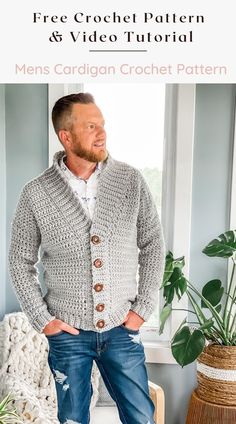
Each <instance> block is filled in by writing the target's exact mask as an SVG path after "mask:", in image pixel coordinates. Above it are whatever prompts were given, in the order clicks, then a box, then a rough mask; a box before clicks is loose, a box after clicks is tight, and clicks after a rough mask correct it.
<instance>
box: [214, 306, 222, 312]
mask: <svg viewBox="0 0 236 424" xmlns="http://www.w3.org/2000/svg"><path fill="white" fill-rule="evenodd" d="M221 306H222V305H221V304H219V305H217V306H216V307H215V310H216V312H218V314H219V312H220V311H221Z"/></svg>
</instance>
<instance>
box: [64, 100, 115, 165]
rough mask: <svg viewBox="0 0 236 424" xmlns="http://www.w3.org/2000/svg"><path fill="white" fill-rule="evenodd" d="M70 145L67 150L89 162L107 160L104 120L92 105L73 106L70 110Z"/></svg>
mask: <svg viewBox="0 0 236 424" xmlns="http://www.w3.org/2000/svg"><path fill="white" fill-rule="evenodd" d="M71 119H72V127H71V130H70V135H71V143H70V147H69V150H70V151H71V152H72V153H74V154H75V155H77V156H79V157H81V158H84V159H86V160H88V161H90V162H100V161H103V160H105V159H106V158H107V150H106V132H105V129H104V124H105V122H104V118H103V115H102V113H101V111H100V109H99V108H98V107H97V106H96V105H95V104H93V103H89V104H86V105H84V104H74V105H73V108H72V114H71Z"/></svg>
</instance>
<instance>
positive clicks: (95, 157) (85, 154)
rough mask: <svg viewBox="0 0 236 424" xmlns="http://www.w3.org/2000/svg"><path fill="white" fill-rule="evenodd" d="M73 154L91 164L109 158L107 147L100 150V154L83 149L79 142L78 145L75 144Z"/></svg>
mask: <svg viewBox="0 0 236 424" xmlns="http://www.w3.org/2000/svg"><path fill="white" fill-rule="evenodd" d="M72 152H73V153H74V154H75V155H76V156H79V157H80V158H83V159H86V160H87V161H89V162H102V161H104V160H105V159H106V158H107V155H108V153H107V149H106V147H104V148H103V149H99V151H98V152H92V151H91V150H88V149H85V148H83V147H82V146H81V144H80V143H79V142H78V140H77V142H76V143H73V150H72Z"/></svg>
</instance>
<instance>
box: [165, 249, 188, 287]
mask: <svg viewBox="0 0 236 424" xmlns="http://www.w3.org/2000/svg"><path fill="white" fill-rule="evenodd" d="M184 265H185V262H184V256H182V257H181V258H177V259H174V257H173V253H172V252H171V251H168V253H167V255H166V262H165V271H164V276H163V282H162V285H161V288H163V287H164V286H165V285H166V284H167V283H168V281H169V279H170V278H171V275H172V273H173V271H174V269H175V268H179V269H182V268H183V267H184Z"/></svg>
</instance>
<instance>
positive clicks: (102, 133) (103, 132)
mask: <svg viewBox="0 0 236 424" xmlns="http://www.w3.org/2000/svg"><path fill="white" fill-rule="evenodd" d="M97 135H99V136H100V137H101V136H103V137H105V136H106V130H105V128H104V127H103V126H102V125H101V126H100V127H98V130H97Z"/></svg>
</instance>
